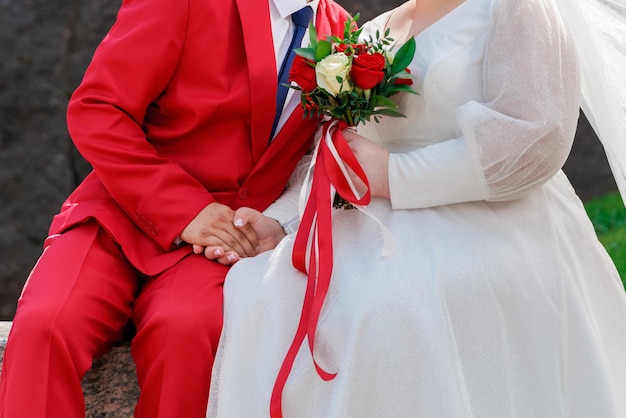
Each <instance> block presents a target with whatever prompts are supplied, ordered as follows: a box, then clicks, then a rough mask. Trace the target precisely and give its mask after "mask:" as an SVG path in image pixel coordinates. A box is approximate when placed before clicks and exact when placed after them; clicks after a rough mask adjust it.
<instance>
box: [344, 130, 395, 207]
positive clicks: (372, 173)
mask: <svg viewBox="0 0 626 418" xmlns="http://www.w3.org/2000/svg"><path fill="white" fill-rule="evenodd" d="M343 136H344V137H345V138H346V142H347V143H348V146H349V147H350V149H351V150H352V152H353V153H354V156H355V157H356V159H357V160H358V161H359V164H361V167H363V170H364V171H365V175H366V176H367V179H368V181H369V184H370V194H371V196H372V197H384V198H386V199H389V181H388V175H387V170H388V168H389V151H387V150H386V149H385V148H383V147H381V146H380V145H378V144H375V143H373V142H372V141H370V140H369V139H367V138H365V137H363V136H361V135H359V134H357V133H356V132H355V131H354V130H353V129H345V130H344V131H343ZM348 173H349V174H350V178H351V179H352V181H353V182H354V184H355V186H356V188H357V190H358V191H359V192H360V193H364V192H365V185H364V184H363V182H361V180H359V178H358V177H357V176H356V175H355V174H354V172H353V171H352V170H350V169H349V168H348Z"/></svg>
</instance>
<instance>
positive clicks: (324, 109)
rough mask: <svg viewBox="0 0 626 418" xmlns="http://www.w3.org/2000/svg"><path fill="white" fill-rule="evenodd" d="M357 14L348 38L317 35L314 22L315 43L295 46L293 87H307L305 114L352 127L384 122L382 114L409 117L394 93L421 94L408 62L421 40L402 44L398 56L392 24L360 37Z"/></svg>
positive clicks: (346, 34)
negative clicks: (381, 118)
mask: <svg viewBox="0 0 626 418" xmlns="http://www.w3.org/2000/svg"><path fill="white" fill-rule="evenodd" d="M358 18H359V15H358V14H357V15H356V16H355V17H354V18H351V19H348V20H347V21H346V24H345V29H344V37H343V38H339V37H338V36H330V37H328V38H327V39H326V40H319V41H318V40H317V32H316V30H315V27H314V26H313V25H310V26H309V35H310V46H309V47H308V48H298V49H296V50H295V53H296V57H295V59H294V62H293V65H292V67H291V71H290V73H289V81H290V82H294V83H296V84H295V85H294V84H290V85H288V87H290V88H293V89H296V90H300V91H302V96H301V98H302V106H303V108H304V110H305V116H309V117H315V116H320V115H326V116H328V117H329V118H330V119H338V120H340V121H343V122H344V123H345V124H347V125H348V126H357V125H358V124H359V123H365V122H368V121H370V119H371V118H372V117H373V118H374V121H376V122H378V121H379V119H378V118H379V116H382V115H385V116H394V117H404V115H403V114H402V113H400V112H399V111H398V107H397V105H396V104H395V103H394V102H393V101H391V100H390V99H389V98H390V97H391V96H393V95H395V94H397V93H400V92H407V93H416V92H415V90H413V88H412V87H411V85H412V84H413V80H412V78H411V75H410V73H409V71H408V70H407V66H408V65H409V64H410V63H411V61H412V60H413V56H414V55H415V39H413V38H411V39H410V40H409V41H407V42H406V43H405V44H404V45H402V46H401V47H400V48H399V49H398V51H397V52H396V53H395V55H392V54H391V53H390V52H389V51H388V50H389V48H390V47H391V46H392V45H393V41H394V40H393V39H392V38H391V37H390V36H389V29H387V30H386V31H385V33H384V34H383V35H382V37H381V34H380V32H379V31H376V37H375V38H373V37H372V36H371V35H370V37H369V39H368V40H365V41H364V40H360V39H359V37H360V35H361V31H362V29H356V20H357V19H358Z"/></svg>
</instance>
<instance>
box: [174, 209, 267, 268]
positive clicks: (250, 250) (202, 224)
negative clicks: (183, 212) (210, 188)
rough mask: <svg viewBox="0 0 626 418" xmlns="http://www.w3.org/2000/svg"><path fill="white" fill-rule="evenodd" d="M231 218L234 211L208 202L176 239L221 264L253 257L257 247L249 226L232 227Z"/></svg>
mask: <svg viewBox="0 0 626 418" xmlns="http://www.w3.org/2000/svg"><path fill="white" fill-rule="evenodd" d="M234 218H235V211H234V210H232V209H231V208H229V207H228V206H226V205H222V204H221V203H217V202H213V203H210V204H209V205H207V206H206V207H205V208H204V209H202V211H200V213H198V215H197V216H196V217H195V218H194V219H193V220H192V221H191V222H190V223H189V225H187V227H185V229H184V230H183V232H182V233H181V234H180V238H181V239H182V240H183V241H184V242H187V243H189V244H191V245H192V247H193V252H194V253H196V254H204V256H205V257H206V258H208V259H209V260H217V261H219V262H220V263H221V264H225V265H230V264H232V263H234V262H235V261H237V260H239V258H241V257H251V256H254V255H257V254H258V253H259V250H260V244H259V239H258V238H257V234H256V232H255V231H254V229H253V228H252V226H251V225H249V224H244V225H242V226H240V227H236V226H235V225H234V223H233V219H234Z"/></svg>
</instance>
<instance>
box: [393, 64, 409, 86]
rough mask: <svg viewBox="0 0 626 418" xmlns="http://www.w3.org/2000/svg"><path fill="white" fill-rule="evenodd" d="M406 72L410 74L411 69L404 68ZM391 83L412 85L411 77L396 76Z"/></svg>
mask: <svg viewBox="0 0 626 418" xmlns="http://www.w3.org/2000/svg"><path fill="white" fill-rule="evenodd" d="M404 71H406V72H407V73H409V74H411V70H409V69H408V68H407V69H406V70H404ZM393 84H406V85H407V86H412V85H413V79H412V78H396V79H395V80H394V81H393Z"/></svg>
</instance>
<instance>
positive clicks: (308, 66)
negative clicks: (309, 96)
mask: <svg viewBox="0 0 626 418" xmlns="http://www.w3.org/2000/svg"><path fill="white" fill-rule="evenodd" d="M314 64H315V63H314V62H312V61H309V60H308V59H306V58H302V57H301V56H300V55H296V56H295V58H294V59H293V64H291V69H290V70H289V82H292V81H293V82H294V83H296V84H297V85H298V86H300V88H301V89H302V91H304V92H305V93H310V92H312V91H313V90H315V88H316V87H317V80H316V78H315V68H314V67H312V65H314Z"/></svg>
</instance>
